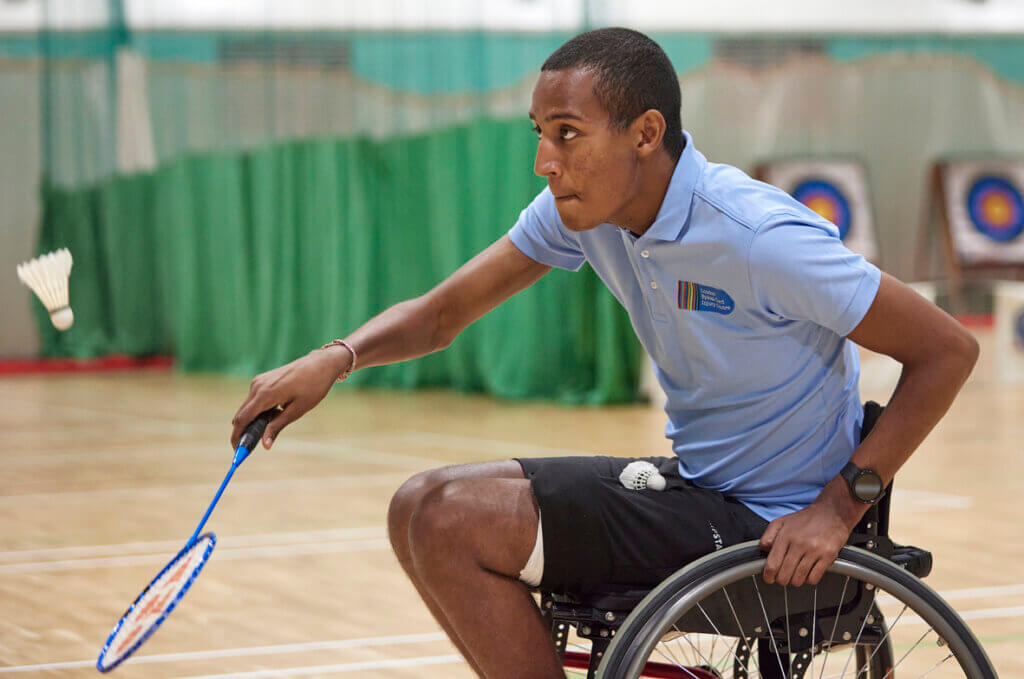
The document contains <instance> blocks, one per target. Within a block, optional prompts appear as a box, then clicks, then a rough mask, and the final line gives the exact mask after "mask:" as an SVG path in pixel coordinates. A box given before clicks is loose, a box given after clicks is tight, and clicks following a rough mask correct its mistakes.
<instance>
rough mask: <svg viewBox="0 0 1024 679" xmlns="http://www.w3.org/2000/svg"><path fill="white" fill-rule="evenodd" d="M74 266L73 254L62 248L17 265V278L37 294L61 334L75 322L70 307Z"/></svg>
mask: <svg viewBox="0 0 1024 679" xmlns="http://www.w3.org/2000/svg"><path fill="white" fill-rule="evenodd" d="M71 262H72V260H71V253H70V252H68V249H67V248H61V249H60V250H55V251H53V252H50V253H48V254H45V255H41V256H39V257H36V258H35V259H32V260H29V261H27V262H25V263H24V264H19V265H18V278H20V279H21V282H22V283H24V284H25V285H27V286H28V287H30V288H32V292H34V293H36V296H37V297H39V300H40V301H41V302H42V303H43V304H44V305H45V306H46V310H47V311H49V312H50V320H51V321H53V326H54V327H55V328H57V329H58V330H67V329H68V328H70V327H71V324H72V323H74V322H75V314H74V313H72V311H71V307H70V306H69V305H68V275H69V274H70V273H71Z"/></svg>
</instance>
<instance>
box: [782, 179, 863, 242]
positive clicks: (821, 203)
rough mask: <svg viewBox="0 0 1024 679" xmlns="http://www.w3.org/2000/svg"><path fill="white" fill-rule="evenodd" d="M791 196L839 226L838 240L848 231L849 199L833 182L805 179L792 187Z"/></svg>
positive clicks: (843, 238)
mask: <svg viewBox="0 0 1024 679" xmlns="http://www.w3.org/2000/svg"><path fill="white" fill-rule="evenodd" d="M793 197H794V198H796V199H797V200H798V201H800V202H801V203H803V204H804V205H806V206H807V207H809V208H811V209H812V210H814V211H815V212H817V213H818V214H819V215H821V216H822V217H824V218H825V219H827V220H828V221H830V222H832V223H833V224H835V225H836V226H837V227H839V238H840V240H846V235H847V234H848V233H850V222H851V219H850V201H848V200H847V199H846V196H845V195H843V192H842V191H841V190H840V189H839V187H837V186H836V185H835V184H834V183H833V182H831V181H829V180H827V179H807V180H804V181H802V182H800V183H799V184H797V185H796V187H795V188H794V189H793Z"/></svg>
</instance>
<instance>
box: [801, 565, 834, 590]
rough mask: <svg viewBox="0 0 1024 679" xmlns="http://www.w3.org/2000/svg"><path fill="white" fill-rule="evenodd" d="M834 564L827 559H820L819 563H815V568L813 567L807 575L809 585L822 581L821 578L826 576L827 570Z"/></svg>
mask: <svg viewBox="0 0 1024 679" xmlns="http://www.w3.org/2000/svg"><path fill="white" fill-rule="evenodd" d="M831 565H832V562H831V561H828V560H826V559H819V560H818V563H816V564H814V568H812V569H811V573H810V575H808V576H807V584H808V585H817V584H818V583H819V582H821V579H822V578H823V577H825V571H826V570H828V567H829V566H831Z"/></svg>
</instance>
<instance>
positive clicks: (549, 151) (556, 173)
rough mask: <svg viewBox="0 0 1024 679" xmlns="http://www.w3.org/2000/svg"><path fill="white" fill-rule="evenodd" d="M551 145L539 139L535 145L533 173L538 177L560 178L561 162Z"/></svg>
mask: <svg viewBox="0 0 1024 679" xmlns="http://www.w3.org/2000/svg"><path fill="white" fill-rule="evenodd" d="M552 146H553V145H552V144H551V143H550V142H548V141H546V140H545V139H541V140H540V142H539V143H538V144H537V157H536V158H535V159H534V161H533V172H534V174H536V175H537V176H538V177H560V176H561V175H562V160H561V158H559V157H558V152H557V151H556V150H555V149H554V148H552Z"/></svg>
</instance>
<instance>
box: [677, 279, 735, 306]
mask: <svg viewBox="0 0 1024 679" xmlns="http://www.w3.org/2000/svg"><path fill="white" fill-rule="evenodd" d="M676 306H677V307H679V308H680V309H686V310H688V311H712V312H714V313H716V314H731V313H732V310H733V309H735V308H736V303H735V302H734V301H732V297H730V296H729V293H727V292H726V291H725V290H719V289H718V288H713V287H711V286H710V285H700V284H699V283H690V282H687V281H676Z"/></svg>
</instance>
